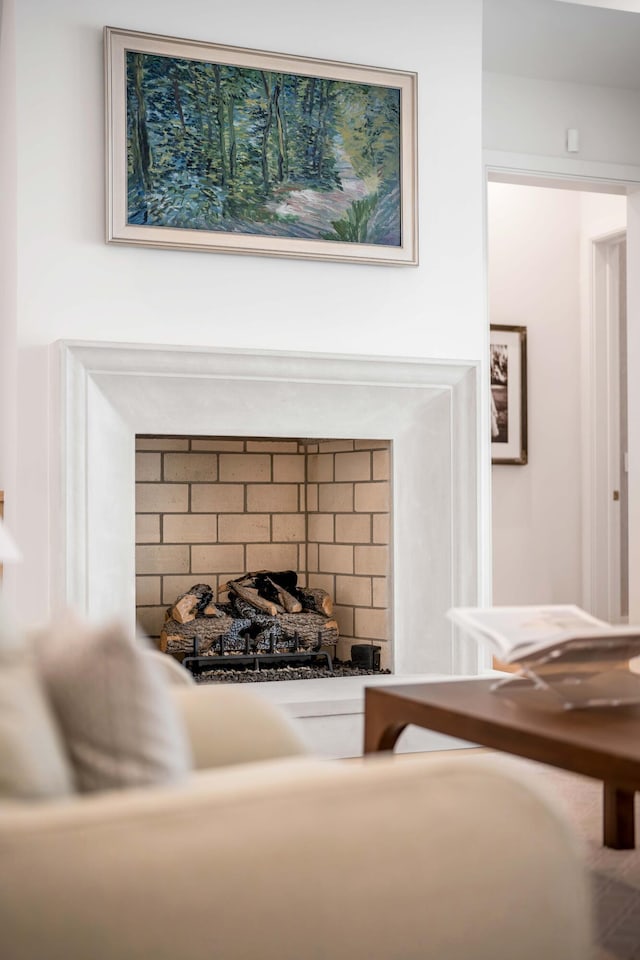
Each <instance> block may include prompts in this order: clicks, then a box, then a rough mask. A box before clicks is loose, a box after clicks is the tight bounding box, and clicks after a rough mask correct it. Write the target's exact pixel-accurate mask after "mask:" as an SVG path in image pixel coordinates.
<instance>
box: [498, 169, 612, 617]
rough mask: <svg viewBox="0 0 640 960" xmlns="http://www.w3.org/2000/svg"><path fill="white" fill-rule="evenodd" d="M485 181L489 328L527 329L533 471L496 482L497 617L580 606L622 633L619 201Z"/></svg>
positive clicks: (504, 475)
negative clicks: (547, 606)
mask: <svg viewBox="0 0 640 960" xmlns="http://www.w3.org/2000/svg"><path fill="white" fill-rule="evenodd" d="M490 179H491V182H490V183H489V185H488V239H489V243H488V267H489V305H490V310H489V313H490V322H491V323H492V324H509V325H517V326H524V327H525V328H526V330H527V344H528V369H527V378H528V383H529V391H528V393H529V395H528V419H529V462H528V464H527V465H522V466H520V465H513V464H509V465H497V464H496V465H494V466H493V468H492V486H493V578H494V603H499V604H525V603H576V604H578V605H580V606H582V607H585V608H586V609H589V610H590V611H592V612H593V613H595V614H596V615H597V616H601V617H602V618H603V619H607V620H610V621H612V622H616V621H617V622H619V621H621V620H624V619H625V617H626V616H627V615H628V600H629V598H628V498H627V489H628V487H627V484H626V478H627V473H626V469H625V466H626V463H627V458H626V456H625V454H626V450H627V445H626V428H627V424H626V410H627V385H626V335H625V332H626V313H625V305H626V245H625V229H626V215H627V209H626V208H627V200H626V197H625V196H624V195H621V193H622V191H621V189H620V185H619V184H616V185H612V188H611V189H612V193H607V192H604V191H603V187H602V185H598V190H597V191H591V190H589V186H590V185H589V184H587V183H583V182H581V181H580V180H576V181H571V182H568V181H560V182H558V181H557V180H553V181H552V180H549V179H547V180H544V179H542V178H540V177H539V176H536V177H535V178H528V177H526V176H525V175H523V176H522V177H520V178H514V176H513V175H512V174H510V175H509V176H508V177H505V178H504V179H503V180H501V179H500V177H499V176H494V177H491V178H490ZM514 180H515V181H516V182H514ZM605 306H606V309H604V307H605ZM604 450H606V456H603V451H604ZM614 496H615V499H614Z"/></svg>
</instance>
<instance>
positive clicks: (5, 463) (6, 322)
mask: <svg viewBox="0 0 640 960" xmlns="http://www.w3.org/2000/svg"><path fill="white" fill-rule="evenodd" d="M15 73H16V65H15V0H0V91H2V94H1V95H0V130H2V132H3V133H2V144H3V145H2V149H1V150H0V184H7V185H11V184H15V180H16V173H17V171H16V151H15V148H12V145H13V144H15V135H16V105H15V98H16V79H15ZM16 216H17V208H16V195H15V190H14V189H5V190H0V224H1V225H2V227H1V228H0V374H1V375H0V490H6V489H7V488H9V489H11V490H13V489H14V488H15V475H16V463H15V456H14V455H13V454H14V451H15V447H16V441H17V437H16V428H17V422H16V403H15V391H16V351H17V340H16V337H17V328H16V244H15V230H16Z"/></svg>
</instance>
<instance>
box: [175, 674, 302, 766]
mask: <svg viewBox="0 0 640 960" xmlns="http://www.w3.org/2000/svg"><path fill="white" fill-rule="evenodd" d="M171 694H172V696H173V698H174V700H175V702H176V703H177V704H178V707H179V709H180V712H181V713H182V716H183V718H184V721H185V724H186V727H187V733H188V736H189V739H190V741H191V749H192V751H193V762H194V766H195V768H196V769H197V770H203V769H206V768H208V767H221V766H227V765H229V764H236V763H251V762H253V761H255V760H271V759H274V758H276V757H289V756H296V755H298V754H302V753H305V752H306V748H305V747H304V745H303V743H302V740H301V739H300V737H299V736H298V734H297V733H296V731H295V730H294V727H293V724H292V723H291V722H290V721H289V720H288V718H287V717H286V716H285V714H284V713H283V712H282V711H281V710H279V709H278V708H277V707H275V706H274V705H273V704H271V703H269V702H268V701H266V700H263V699H262V698H261V697H259V696H257V695H256V694H255V693H252V692H251V691H249V690H243V689H240V688H238V687H237V686H232V685H228V684H202V685H197V684H187V685H185V686H179V685H176V686H172V687H171Z"/></svg>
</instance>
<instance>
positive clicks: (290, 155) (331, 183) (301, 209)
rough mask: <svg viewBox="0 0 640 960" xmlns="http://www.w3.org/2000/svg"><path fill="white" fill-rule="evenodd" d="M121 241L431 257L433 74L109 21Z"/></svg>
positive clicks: (399, 259) (110, 117) (349, 256)
mask: <svg viewBox="0 0 640 960" xmlns="http://www.w3.org/2000/svg"><path fill="white" fill-rule="evenodd" d="M104 43H105V71H106V146H107V158H106V160H107V163H106V167H107V242H109V243H129V244H140V245H144V246H153V247H165V248H167V247H168V248H173V249H183V250H207V251H213V252H223V253H237V254H253V255H256V254H257V255H262V256H280V257H297V258H303V259H320V260H333V261H349V262H352V263H354V262H356V263H374V264H387V265H409V266H415V265H417V263H418V213H417V210H418V203H417V130H416V118H417V105H416V97H417V93H416V88H417V75H416V74H415V73H412V72H408V71H396V70H389V69H387V68H383V67H367V66H359V65H356V64H349V63H340V62H337V61H331V60H318V59H312V58H306V57H301V56H297V55H289V54H279V53H268V52H265V51H261V50H252V49H247V48H243V47H230V46H225V45H222V44H215V43H207V42H203V41H192V40H181V39H178V38H174V37H164V36H159V35H154V34H148V33H140V32H134V31H126V30H120V29H117V28H113V27H105V31H104Z"/></svg>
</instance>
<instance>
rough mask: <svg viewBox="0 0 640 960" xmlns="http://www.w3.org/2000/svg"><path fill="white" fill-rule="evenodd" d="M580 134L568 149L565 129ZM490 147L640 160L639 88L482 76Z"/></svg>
mask: <svg viewBox="0 0 640 960" xmlns="http://www.w3.org/2000/svg"><path fill="white" fill-rule="evenodd" d="M570 127H572V128H576V129H577V130H578V131H579V133H580V151H579V153H578V154H575V153H574V154H570V153H567V149H566V146H567V145H566V132H567V129H568V128H570ZM483 145H484V147H485V149H486V150H498V151H503V152H506V153H521V154H530V155H534V156H546V157H562V158H572V159H577V160H583V161H585V160H591V161H597V162H599V163H612V164H623V165H638V164H640V91H638V90H622V89H619V88H617V87H597V86H590V85H588V84H584V83H559V82H556V81H551V80H537V79H533V78H530V77H515V76H509V75H507V74H500V73H488V72H485V73H484V74H483Z"/></svg>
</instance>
